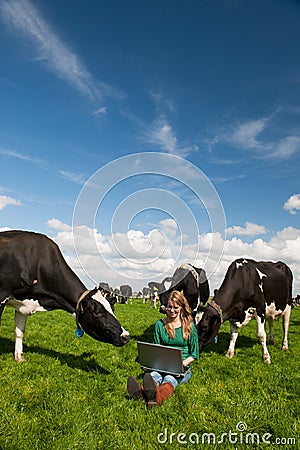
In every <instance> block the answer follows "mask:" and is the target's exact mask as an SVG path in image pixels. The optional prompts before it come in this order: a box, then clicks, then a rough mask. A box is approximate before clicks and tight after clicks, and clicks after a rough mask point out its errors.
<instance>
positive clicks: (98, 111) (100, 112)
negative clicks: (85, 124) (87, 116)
mask: <svg viewBox="0 0 300 450" xmlns="http://www.w3.org/2000/svg"><path fill="white" fill-rule="evenodd" d="M106 113H107V108H106V107H105V106H102V107H101V108H99V109H96V111H93V113H92V115H93V116H99V115H100V116H103V115H105V114H106Z"/></svg>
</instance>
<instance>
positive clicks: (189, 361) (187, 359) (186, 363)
mask: <svg viewBox="0 0 300 450" xmlns="http://www.w3.org/2000/svg"><path fill="white" fill-rule="evenodd" d="M193 361H194V358H192V357H191V356H189V357H188V358H186V359H185V360H184V361H183V362H182V364H183V366H184V367H187V366H189V365H190V364H191V363H192V362H193Z"/></svg>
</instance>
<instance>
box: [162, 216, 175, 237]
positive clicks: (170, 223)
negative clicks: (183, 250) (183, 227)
mask: <svg viewBox="0 0 300 450" xmlns="http://www.w3.org/2000/svg"><path fill="white" fill-rule="evenodd" d="M159 224H160V226H161V228H162V230H163V232H164V233H166V234H169V235H172V236H175V235H176V233H177V231H178V225H177V223H176V220H174V219H165V220H161V221H160V222H159Z"/></svg>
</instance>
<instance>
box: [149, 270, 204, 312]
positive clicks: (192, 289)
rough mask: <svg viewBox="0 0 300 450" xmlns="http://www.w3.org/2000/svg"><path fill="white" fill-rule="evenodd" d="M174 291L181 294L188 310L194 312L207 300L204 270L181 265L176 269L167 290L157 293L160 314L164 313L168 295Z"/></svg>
mask: <svg viewBox="0 0 300 450" xmlns="http://www.w3.org/2000/svg"><path fill="white" fill-rule="evenodd" d="M175 290H176V291H182V292H183V294H184V296H185V298H186V299H187V301H188V303H189V305H190V308H191V309H192V311H195V310H196V308H197V306H198V305H199V304H201V305H204V304H205V303H206V302H207V300H208V298H209V284H208V280H207V278H206V273H205V270H204V269H200V268H198V267H195V266H192V265H191V264H182V265H181V266H180V267H178V268H177V269H176V270H175V272H174V274H173V276H172V278H171V284H170V286H169V287H168V289H166V290H163V291H158V294H159V300H160V312H162V313H165V311H166V306H167V304H168V298H169V295H170V293H171V292H172V291H175Z"/></svg>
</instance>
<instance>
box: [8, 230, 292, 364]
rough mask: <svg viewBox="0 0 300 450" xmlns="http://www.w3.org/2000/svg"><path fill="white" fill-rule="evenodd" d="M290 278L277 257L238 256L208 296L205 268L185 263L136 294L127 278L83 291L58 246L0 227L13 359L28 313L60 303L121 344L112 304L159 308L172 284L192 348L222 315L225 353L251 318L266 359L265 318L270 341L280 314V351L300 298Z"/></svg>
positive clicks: (85, 326) (87, 327)
mask: <svg viewBox="0 0 300 450" xmlns="http://www.w3.org/2000/svg"><path fill="white" fill-rule="evenodd" d="M292 283H293V275H292V272H291V270H290V268H289V267H288V266H287V265H286V264H285V263H283V262H276V263H274V262H268V261H254V260H252V259H248V258H242V259H237V260H235V261H233V262H232V263H231V264H230V265H229V267H228V270H227V272H226V274H225V277H224V280H223V282H222V284H221V286H220V288H219V289H218V290H215V292H214V296H213V298H212V299H210V288H209V282H208V280H207V277H206V273H205V270H204V269H202V268H198V267H195V266H193V265H191V264H182V265H181V266H179V267H178V268H176V270H175V272H174V273H173V275H172V277H167V278H165V279H164V280H163V281H162V282H154V281H150V282H149V283H148V286H147V287H145V288H143V289H142V290H141V291H140V292H138V293H134V292H133V290H132V288H131V286H129V285H122V286H120V287H118V288H115V289H113V288H112V287H110V286H109V284H108V283H106V282H101V283H99V285H98V286H97V287H96V288H95V289H93V290H88V289H87V288H86V286H85V285H84V284H83V283H82V282H81V281H80V279H79V278H78V276H77V275H76V274H75V273H74V272H73V271H72V269H71V268H70V267H69V266H68V264H67V263H66V261H65V260H64V258H63V256H62V254H61V251H60V249H59V248H58V246H57V245H56V244H55V243H54V242H53V241H52V240H51V239H49V238H48V237H46V236H45V235H42V234H39V233H33V232H27V231H4V232H0V319H1V315H2V312H3V310H4V308H5V306H6V305H10V306H12V307H13V308H14V309H15V350H14V357H15V360H16V361H25V358H24V354H23V337H24V333H25V327H26V319H27V317H28V316H29V315H32V314H34V313H35V312H38V311H40V312H42V311H51V310H55V309H61V310H64V311H66V312H69V313H71V314H72V315H73V316H74V318H75V320H76V326H77V330H80V331H81V332H82V333H83V332H86V333H87V334H88V335H90V336H91V337H92V338H94V339H96V340H98V341H101V342H106V343H110V344H112V345H114V346H123V345H125V344H126V343H127V342H128V341H129V339H130V335H129V333H128V332H127V331H126V330H125V329H124V328H123V327H122V326H121V324H120V323H119V321H118V319H117V318H116V316H115V313H114V306H115V303H116V302H119V303H121V304H127V303H128V302H129V303H131V302H132V297H133V296H134V297H138V298H141V299H142V300H143V303H146V302H148V301H149V306H150V307H155V308H156V307H157V305H158V303H159V305H160V312H161V313H165V312H166V308H167V302H168V296H169V294H170V293H171V292H172V291H174V290H179V291H182V292H183V294H184V295H185V297H186V298H187V300H188V303H189V305H190V308H191V310H192V311H193V315H194V320H195V324H196V327H197V330H198V339H199V347H200V351H201V350H203V348H204V347H205V346H207V345H208V344H209V343H210V342H212V341H213V339H214V338H215V337H216V336H217V334H218V332H219V330H220V327H221V326H222V324H223V323H224V322H225V321H229V324H230V333H231V337H230V344H229V347H228V350H227V353H226V356H227V357H228V358H232V357H233V355H234V350H235V344H236V340H237V337H238V330H239V328H242V327H243V326H245V325H247V324H248V323H249V322H250V320H251V319H255V320H256V322H257V337H258V339H259V340H260V342H261V345H262V357H263V361H264V362H265V363H266V364H270V362H271V358H270V354H269V352H268V349H267V339H266V322H268V325H269V343H270V344H273V343H274V336H273V322H274V320H276V319H278V318H279V317H282V321H283V334H284V336H283V342H282V350H286V349H287V348H288V329H289V321H290V313H291V308H292V307H293V306H294V305H299V304H300V296H297V297H296V298H294V299H293V298H292Z"/></svg>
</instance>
